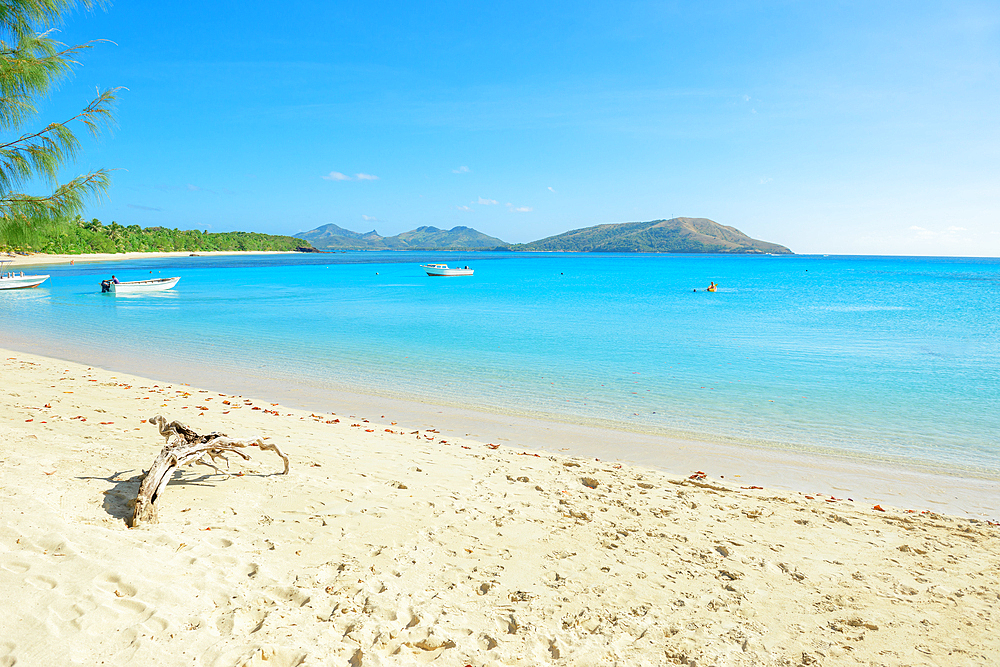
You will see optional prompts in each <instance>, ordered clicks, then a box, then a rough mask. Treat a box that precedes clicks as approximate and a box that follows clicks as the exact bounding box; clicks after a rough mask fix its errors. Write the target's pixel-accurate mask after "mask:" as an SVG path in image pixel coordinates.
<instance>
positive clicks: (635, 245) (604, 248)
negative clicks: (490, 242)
mask: <svg viewBox="0 0 1000 667" xmlns="http://www.w3.org/2000/svg"><path fill="white" fill-rule="evenodd" d="M511 250H520V251H564V252H692V253H696V252H697V253H701V252H709V253H711V252H718V253H774V254H791V252H792V251H791V250H789V249H788V248H786V247H785V246H782V245H778V244H777V243H769V242H767V241H758V240H756V239H752V238H750V237H749V236H747V235H746V234H744V233H743V232H741V231H740V230H738V229H736V228H735V227H727V226H725V225H720V224H719V223H717V222H714V221H712V220H709V219H707V218H673V219H671V220H652V221H650V222H624V223H614V224H604V225H596V226H594V227H586V228H583V229H575V230H573V231H569V232H565V233H563V234H558V235H556V236H550V237H548V238H545V239H542V240H540V241H533V242H531V243H522V244H518V245H514V246H511Z"/></svg>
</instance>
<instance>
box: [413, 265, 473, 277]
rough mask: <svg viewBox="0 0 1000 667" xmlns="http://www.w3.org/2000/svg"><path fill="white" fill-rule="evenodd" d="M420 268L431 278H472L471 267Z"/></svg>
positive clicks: (426, 266)
mask: <svg viewBox="0 0 1000 667" xmlns="http://www.w3.org/2000/svg"><path fill="white" fill-rule="evenodd" d="M420 268H421V269H423V270H424V271H426V272H427V275H429V276H471V275H472V269H470V268H469V267H467V266H465V267H461V268H459V267H456V268H454V269H449V268H448V265H447V264H421V265H420Z"/></svg>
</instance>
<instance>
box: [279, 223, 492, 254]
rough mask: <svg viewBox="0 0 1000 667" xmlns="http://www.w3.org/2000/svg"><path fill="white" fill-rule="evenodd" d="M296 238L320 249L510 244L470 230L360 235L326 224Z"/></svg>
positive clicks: (471, 247) (472, 247)
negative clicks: (394, 234)
mask: <svg viewBox="0 0 1000 667" xmlns="http://www.w3.org/2000/svg"><path fill="white" fill-rule="evenodd" d="M295 238H299V239H303V240H306V241H309V243H311V244H312V245H313V247H315V248H319V249H320V250H492V249H494V248H498V247H506V246H507V245H508V244H507V243H506V242H505V241H501V240H500V239H498V238H495V237H492V236H487V235H486V234H483V233H482V232H478V231H476V230H475V229H472V228H471V227H462V226H459V227H453V228H451V229H438V228H437V227H417V228H416V229H414V230H411V231H409V232H403V233H402V234H397V235H396V236H381V235H379V233H378V232H376V231H375V230H372V231H370V232H367V233H364V234H360V233H358V232H352V231H350V230H349V229H344V228H343V227H338V226H337V225H334V224H329V225H323V226H322V227H317V228H316V229H313V230H311V231H308V232H299V233H298V234H296V235H295Z"/></svg>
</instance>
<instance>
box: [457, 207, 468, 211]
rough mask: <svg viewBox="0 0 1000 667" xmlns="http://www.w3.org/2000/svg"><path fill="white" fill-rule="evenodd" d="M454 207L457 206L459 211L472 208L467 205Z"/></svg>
mask: <svg viewBox="0 0 1000 667" xmlns="http://www.w3.org/2000/svg"><path fill="white" fill-rule="evenodd" d="M455 208H457V209H458V210H459V211H471V210H472V209H471V208H469V207H468V206H456V207H455Z"/></svg>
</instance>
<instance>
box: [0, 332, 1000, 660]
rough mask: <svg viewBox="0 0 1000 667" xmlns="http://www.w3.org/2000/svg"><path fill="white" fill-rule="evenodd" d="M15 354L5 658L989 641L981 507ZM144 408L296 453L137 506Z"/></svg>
mask: <svg viewBox="0 0 1000 667" xmlns="http://www.w3.org/2000/svg"><path fill="white" fill-rule="evenodd" d="M2 356H3V360H2V362H0V369H2V370H0V373H2V377H3V390H2V391H0V402H2V404H3V414H4V415H5V418H4V420H3V421H2V422H0V447H2V449H0V494H2V496H3V502H2V504H0V593H2V595H3V599H4V600H6V601H7V602H6V607H7V613H5V614H2V615H0V664H2V665H15V664H17V665H73V664H79V665H93V664H108V665H126V664H140V663H159V664H166V665H188V664H194V665H213V666H216V665H218V666H220V667H230V666H233V667H236V666H240V665H354V666H360V665H409V664H427V663H433V664H440V665H460V666H461V665H475V666H480V665H514V664H522V665H535V664H553V665H692V666H693V665H718V666H720V667H721V666H723V665H992V664H997V662H998V661H1000V638H998V637H997V634H996V632H995V630H996V627H998V625H1000V618H998V609H1000V539H998V538H1000V532H998V531H1000V528H998V527H997V526H996V525H994V524H992V523H990V522H988V521H982V520H975V519H967V518H957V517H951V516H946V515H942V514H936V513H931V512H921V511H913V510H910V511H907V510H905V509H900V508H894V507H889V506H885V507H880V508H874V507H872V506H870V505H866V504H861V503H858V502H850V501H848V500H846V499H843V498H833V497H829V496H826V497H820V496H814V495H806V494H803V493H794V492H784V491H782V492H776V491H774V490H769V489H766V488H764V489H762V488H755V485H752V486H750V487H749V488H743V487H741V485H740V484H739V483H733V481H732V480H723V479H715V478H712V477H709V476H706V477H702V476H700V475H695V477H696V478H694V479H692V478H690V476H671V475H667V474H664V473H661V472H657V471H654V470H651V469H645V468H641V467H637V466H631V465H627V464H621V463H613V462H606V461H599V460H595V459H594V458H582V457H575V458H574V457H567V456H560V455H558V454H553V453H547V452H543V453H540V452H537V451H531V450H525V449H522V448H515V447H510V446H507V445H500V444H498V443H490V442H482V441H476V440H473V439H463V438H457V437H453V436H450V435H449V436H447V437H445V436H444V435H442V434H440V433H436V432H434V430H432V429H427V428H423V429H420V430H419V431H418V430H415V429H411V428H407V427H406V424H397V423H394V422H395V420H394V419H393V416H392V415H388V414H387V415H386V416H385V417H384V418H383V419H381V420H376V419H370V420H367V421H366V420H363V419H361V418H354V417H352V416H351V415H344V414H336V415H334V414H322V415H320V414H316V413H310V412H308V411H300V410H294V409H290V408H285V407H283V406H282V405H277V404H273V403H271V402H268V401H267V400H266V399H267V397H257V396H254V397H244V396H236V395H231V394H222V393H219V392H218V391H213V390H211V389H206V388H195V387H189V386H186V385H182V384H167V383H163V382H156V381H152V380H146V379H143V378H140V377H134V376H129V375H124V374H121V373H113V372H109V371H105V370H101V369H99V368H91V367H87V366H82V365H78V364H73V363H68V362H64V361H58V360H53V359H49V358H45V357H40V356H34V355H29V354H25V353H20V352H9V351H5V352H3V354H2ZM156 414H161V415H163V416H165V417H166V418H167V419H168V420H174V419H176V420H180V421H183V422H185V423H186V424H188V425H189V426H191V427H192V428H194V429H195V430H197V431H199V432H211V431H221V432H225V433H228V434H229V435H231V436H233V437H237V438H248V437H258V436H259V437H263V438H266V439H267V441H268V442H272V443H276V444H278V445H279V446H280V447H281V448H282V449H283V450H284V451H285V452H286V453H287V454H288V455H289V457H290V459H291V469H290V473H289V474H288V475H281V474H278V473H280V472H281V470H282V465H281V461H280V459H279V458H278V457H277V456H276V455H274V454H273V453H272V452H260V451H257V450H256V448H254V449H252V450H251V451H250V452H249V453H250V455H251V456H252V459H251V460H250V461H246V462H244V461H242V460H241V459H238V458H236V457H230V464H231V468H230V471H231V472H232V473H233V474H232V475H230V476H226V475H222V474H218V473H216V472H215V471H213V470H212V469H210V468H207V467H204V466H188V467H186V468H184V469H182V471H181V472H179V473H178V474H177V475H176V477H175V478H174V481H173V482H172V483H171V484H169V485H168V486H167V487H166V490H165V491H164V493H163V495H162V496H161V497H160V498H159V500H158V502H157V506H158V509H159V518H160V521H159V523H157V524H155V525H151V526H143V527H140V528H135V529H130V528H129V527H128V526H127V525H126V520H127V519H128V518H129V517H130V516H131V510H130V504H129V503H130V500H131V499H133V498H134V497H135V494H136V492H137V489H138V486H139V483H140V481H141V478H142V475H143V471H144V470H146V469H148V467H149V466H150V464H151V463H152V461H153V459H154V458H155V457H156V455H157V453H158V452H159V451H160V449H161V448H162V446H163V444H164V439H163V438H162V437H161V436H160V435H159V433H158V432H157V429H156V427H155V426H152V425H150V424H148V423H146V422H145V420H146V419H147V418H149V417H151V416H154V415H156ZM695 472H696V471H691V473H692V474H694V473H695ZM880 510H884V511H880Z"/></svg>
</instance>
